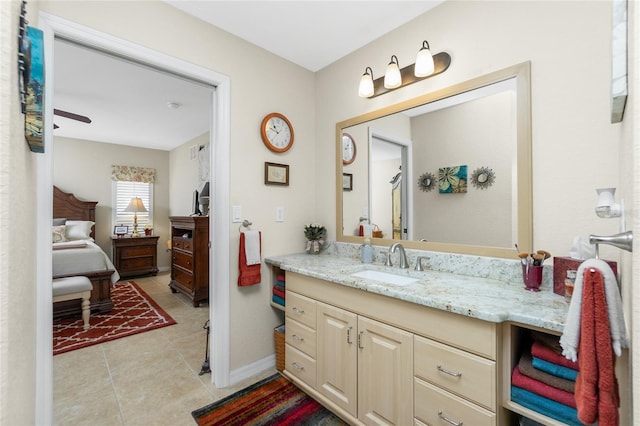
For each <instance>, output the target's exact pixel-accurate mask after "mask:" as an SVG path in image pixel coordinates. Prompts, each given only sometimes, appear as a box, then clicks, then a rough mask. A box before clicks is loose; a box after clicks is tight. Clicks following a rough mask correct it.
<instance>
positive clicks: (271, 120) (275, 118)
mask: <svg viewBox="0 0 640 426" xmlns="http://www.w3.org/2000/svg"><path fill="white" fill-rule="evenodd" d="M260 133H261V135H262V141H263V142H264V144H265V145H266V146H267V148H269V149H270V150H271V151H273V152H285V151H288V150H289V149H290V148H291V146H292V145H293V127H292V126H291V122H289V120H288V119H287V117H285V116H284V115H282V114H278V113H275V112H274V113H271V114H269V115H267V116H266V117H265V118H264V120H262V126H261V128H260Z"/></svg>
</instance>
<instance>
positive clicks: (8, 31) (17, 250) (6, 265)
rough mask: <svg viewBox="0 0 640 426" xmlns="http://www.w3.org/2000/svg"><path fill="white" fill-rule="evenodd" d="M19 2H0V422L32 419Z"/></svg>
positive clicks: (29, 170) (29, 175)
mask: <svg viewBox="0 0 640 426" xmlns="http://www.w3.org/2000/svg"><path fill="white" fill-rule="evenodd" d="M19 12H20V4H19V2H5V1H2V2H0V48H1V52H2V61H0V241H2V244H0V424H3V425H5V424H6V425H10V424H34V423H35V410H34V409H33V405H34V402H35V399H34V398H35V393H36V390H35V388H34V383H35V380H36V379H35V378H36V374H37V371H36V365H35V353H36V341H35V327H34V324H35V321H36V306H35V304H33V303H24V301H30V300H34V297H33V296H34V294H35V291H36V264H35V262H34V256H33V254H34V252H35V247H34V242H35V241H36V232H37V230H36V228H35V226H34V223H35V222H36V220H35V218H36V214H35V212H34V209H33V206H34V197H35V195H36V185H35V182H36V180H35V176H36V167H37V157H38V154H33V153H31V152H30V151H29V148H28V147H27V144H26V143H25V140H24V127H23V126H24V119H23V116H22V114H21V113H20V104H19V103H18V83H17V82H18V80H17V72H16V69H17V66H16V57H17V54H18V52H17V43H16V40H17V39H18V16H19Z"/></svg>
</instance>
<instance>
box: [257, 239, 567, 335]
mask: <svg viewBox="0 0 640 426" xmlns="http://www.w3.org/2000/svg"><path fill="white" fill-rule="evenodd" d="M351 252H353V250H351ZM407 254H408V256H409V257H410V264H411V265H412V266H413V265H415V262H411V259H412V258H413V257H415V256H416V254H414V255H410V254H409V252H408V253H407ZM439 256H441V255H439V254H436V253H431V256H430V257H429V258H428V259H427V262H425V266H427V267H428V266H437V265H438V257H439ZM455 256H456V259H458V261H457V263H458V267H457V269H458V270H460V271H464V272H465V274H463V273H459V272H458V273H455V272H450V271H440V270H434V269H425V271H424V272H420V271H414V270H413V268H411V269H400V268H399V267H397V266H393V267H386V266H384V264H383V263H382V262H381V261H379V257H380V256H377V258H376V260H375V261H374V263H373V264H362V263H360V261H359V259H358V258H357V256H355V255H354V254H353V253H346V254H345V253H340V252H336V251H335V250H333V251H332V252H329V253H323V254H320V255H309V254H306V253H301V254H291V255H285V256H274V257H269V258H267V259H265V262H266V263H267V264H271V265H275V266H278V267H280V268H281V269H283V270H285V271H290V272H295V273H298V274H302V275H306V276H309V277H313V278H318V279H321V280H325V281H330V282H333V283H336V284H340V285H344V286H347V287H351V288H355V289H359V290H362V291H369V292H372V293H376V294H381V295H384V296H388V297H393V298H396V299H400V300H404V301H407V302H411V303H417V304H420V305H423V306H428V307H431V308H435V309H441V310H445V311H449V312H453V313H456V314H460V315H465V316H467V317H471V318H478V319H481V320H485V321H490V322H496V323H500V322H505V321H513V322H518V323H522V324H525V325H532V326H537V327H541V328H543V329H546V330H551V331H555V332H560V333H561V332H562V331H563V329H564V321H565V318H566V315H567V311H568V309H569V304H568V303H566V302H565V299H564V296H560V295H557V294H555V293H553V291H552V284H550V283H549V277H550V267H549V268H548V269H549V271H547V273H546V274H545V278H546V281H547V283H546V285H545V283H544V282H543V286H542V287H541V291H539V292H530V291H527V290H525V289H524V285H523V284H522V278H521V275H520V274H521V272H520V271H521V267H520V263H519V262H518V261H517V260H514V261H510V260H503V259H499V260H498V262H500V263H499V264H498V266H496V264H495V262H494V263H492V264H491V267H490V268H488V269H492V270H493V271H497V274H496V273H493V274H474V275H469V274H468V273H469V272H470V271H469V267H468V265H467V264H466V262H465V260H466V259H464V257H462V260H460V259H459V258H460V255H455ZM474 259H476V260H477V259H479V258H477V257H472V258H471V260H474ZM485 259H489V258H485ZM483 261H484V259H481V260H480V262H483ZM447 263H448V264H452V263H456V262H452V261H451V259H448V260H447ZM545 268H547V267H546V266H545ZM365 269H370V270H375V271H380V272H387V273H392V274H395V275H405V276H409V277H413V278H417V279H418V281H416V282H414V283H411V284H407V285H402V286H399V285H394V284H387V283H384V282H381V281H375V280H372V279H364V278H359V277H355V276H352V275H350V274H352V273H354V272H358V271H362V270H365ZM478 275H485V276H478ZM493 275H497V276H498V278H499V279H498V278H494V277H492V276H493Z"/></svg>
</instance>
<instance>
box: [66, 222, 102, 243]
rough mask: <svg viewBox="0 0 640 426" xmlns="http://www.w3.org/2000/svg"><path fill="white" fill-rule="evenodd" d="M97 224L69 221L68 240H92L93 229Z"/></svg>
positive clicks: (67, 224)
mask: <svg viewBox="0 0 640 426" xmlns="http://www.w3.org/2000/svg"><path fill="white" fill-rule="evenodd" d="M93 225H95V222H91V221H90V220H67V223H66V224H65V226H66V228H67V233H66V235H67V240H69V241H73V240H88V239H91V228H92V227H93Z"/></svg>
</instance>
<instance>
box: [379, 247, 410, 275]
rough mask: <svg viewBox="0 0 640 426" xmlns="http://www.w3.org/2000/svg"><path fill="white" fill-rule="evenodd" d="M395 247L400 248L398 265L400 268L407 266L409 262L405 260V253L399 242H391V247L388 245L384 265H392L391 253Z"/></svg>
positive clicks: (394, 250)
mask: <svg viewBox="0 0 640 426" xmlns="http://www.w3.org/2000/svg"><path fill="white" fill-rule="evenodd" d="M396 249H400V265H399V266H400V267H401V268H402V269H407V268H409V262H408V261H407V254H406V253H405V252H404V247H402V244H400V243H393V244H392V245H391V247H389V252H388V253H387V261H386V262H385V266H393V263H391V253H395V252H396Z"/></svg>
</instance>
